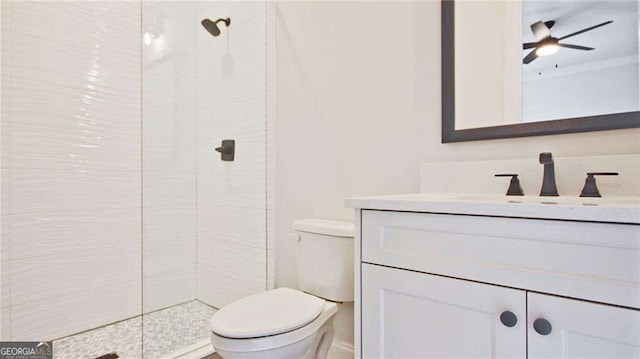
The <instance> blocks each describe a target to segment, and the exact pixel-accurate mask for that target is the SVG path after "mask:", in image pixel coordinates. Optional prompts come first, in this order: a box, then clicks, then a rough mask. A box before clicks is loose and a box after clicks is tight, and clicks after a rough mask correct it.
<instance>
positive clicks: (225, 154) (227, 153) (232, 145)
mask: <svg viewBox="0 0 640 359" xmlns="http://www.w3.org/2000/svg"><path fill="white" fill-rule="evenodd" d="M215 150H216V152H220V159H221V160H223V161H233V159H234V157H235V152H236V141H235V140H222V145H221V146H220V147H216V148H215Z"/></svg>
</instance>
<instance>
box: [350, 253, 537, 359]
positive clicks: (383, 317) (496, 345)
mask: <svg viewBox="0 0 640 359" xmlns="http://www.w3.org/2000/svg"><path fill="white" fill-rule="evenodd" d="M361 309H362V356H363V357H364V358H524V357H525V356H526V325H525V324H526V319H525V318H526V317H525V315H526V294H525V292H524V291H520V290H515V289H508V288H503V287H496V286H491V285H486V284H479V283H474V282H469V281H464V280H459V279H452V278H447V277H440V276H435V275H429V274H424V273H418V272H412V271H407V270H401V269H394V268H389V267H381V266H377V265H370V264H363V265H362V307H361ZM507 311H510V312H512V313H513V314H514V316H511V318H507V317H509V315H508V314H505V316H504V320H505V322H506V323H507V324H509V325H511V324H513V326H511V327H508V326H506V325H505V324H502V322H501V319H500V317H501V314H502V313H503V312H507ZM514 318H515V320H516V321H515V323H514V320H513V319H514ZM507 319H511V320H507Z"/></svg>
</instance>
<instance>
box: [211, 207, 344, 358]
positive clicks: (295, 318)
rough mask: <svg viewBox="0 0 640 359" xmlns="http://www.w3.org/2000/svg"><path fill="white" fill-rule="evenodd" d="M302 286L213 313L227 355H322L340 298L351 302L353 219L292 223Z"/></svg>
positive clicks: (215, 339)
mask: <svg viewBox="0 0 640 359" xmlns="http://www.w3.org/2000/svg"><path fill="white" fill-rule="evenodd" d="M293 229H294V230H295V231H296V234H297V235H298V245H297V250H296V259H297V265H298V278H299V282H300V283H299V284H300V288H301V289H302V291H297V290H293V289H289V288H278V289H273V290H269V291H267V292H264V293H260V294H256V295H252V296H249V297H246V298H242V299H240V300H237V301H235V302H233V303H231V304H229V305H226V306H225V307H224V308H222V309H220V310H219V311H218V312H217V313H216V314H214V316H213V318H211V322H210V327H211V330H212V332H213V333H212V335H211V343H212V344H213V346H214V348H215V349H216V352H218V354H220V355H221V356H222V357H223V358H225V359H235V358H251V359H262V358H268V359H280V358H282V359H285V358H296V359H297V358H326V356H327V352H328V351H329V347H330V346H331V342H332V340H333V317H334V315H335V313H336V312H337V311H338V305H339V303H340V302H352V301H353V266H354V262H353V223H350V222H339V221H331V220H324V219H302V220H298V221H295V222H293Z"/></svg>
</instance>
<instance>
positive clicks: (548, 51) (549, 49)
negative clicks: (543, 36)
mask: <svg viewBox="0 0 640 359" xmlns="http://www.w3.org/2000/svg"><path fill="white" fill-rule="evenodd" d="M558 49H560V46H558V45H557V44H549V45H544V46H540V47H538V48H537V49H536V55H538V56H549V55H553V54H555V53H556V52H558Z"/></svg>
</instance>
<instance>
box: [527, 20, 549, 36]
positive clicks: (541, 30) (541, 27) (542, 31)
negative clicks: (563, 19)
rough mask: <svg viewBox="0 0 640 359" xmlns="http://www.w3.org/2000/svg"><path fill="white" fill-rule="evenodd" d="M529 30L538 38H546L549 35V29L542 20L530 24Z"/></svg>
mask: <svg viewBox="0 0 640 359" xmlns="http://www.w3.org/2000/svg"><path fill="white" fill-rule="evenodd" d="M531 32H533V35H534V36H535V37H536V39H538V40H542V39H544V38H547V37H549V36H551V30H549V28H548V27H547V25H545V23H544V22H542V21H538V22H536V23H534V24H532V25H531Z"/></svg>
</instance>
